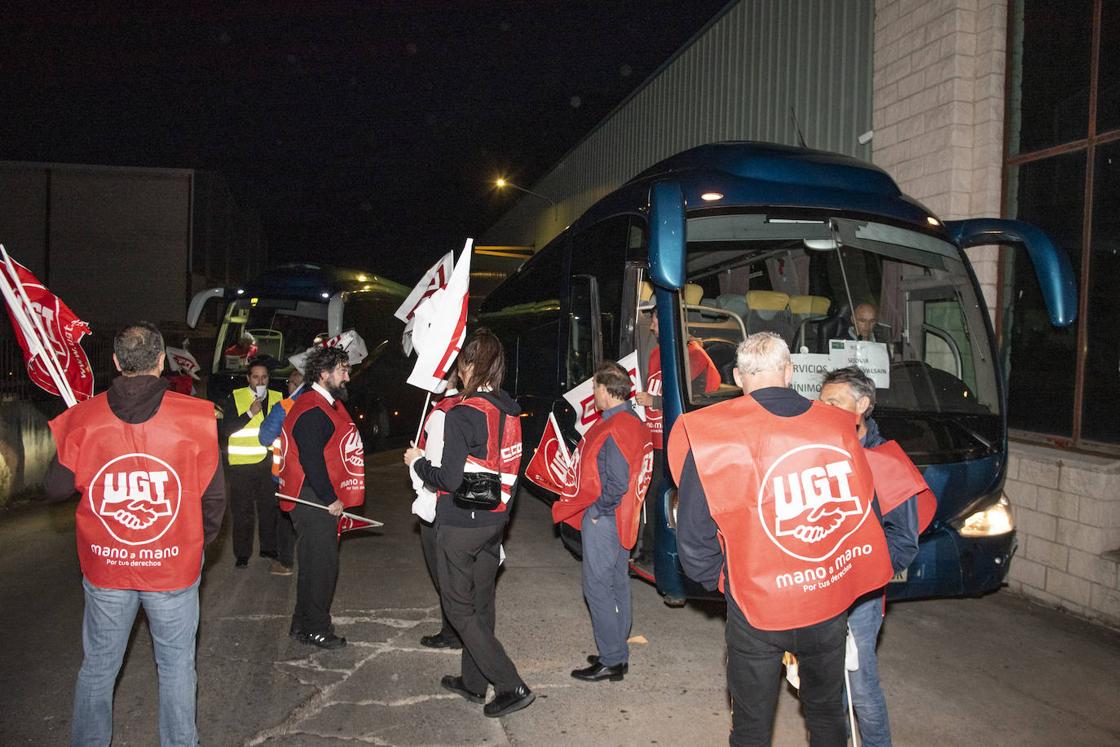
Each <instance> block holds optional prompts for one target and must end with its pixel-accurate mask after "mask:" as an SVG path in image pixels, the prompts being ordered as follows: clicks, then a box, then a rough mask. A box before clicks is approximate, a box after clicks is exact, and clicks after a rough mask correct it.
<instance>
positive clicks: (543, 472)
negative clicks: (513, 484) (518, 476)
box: [525, 413, 575, 495]
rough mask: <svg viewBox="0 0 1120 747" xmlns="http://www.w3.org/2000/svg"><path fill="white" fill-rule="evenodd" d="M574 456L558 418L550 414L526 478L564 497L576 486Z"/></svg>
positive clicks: (526, 471) (527, 468) (530, 461)
mask: <svg viewBox="0 0 1120 747" xmlns="http://www.w3.org/2000/svg"><path fill="white" fill-rule="evenodd" d="M572 468H573V465H572V455H571V453H569V452H568V444H566V443H565V442H564V437H563V436H562V435H561V434H560V426H559V425H557V423H556V416H555V415H553V414H552V413H549V414H548V422H547V423H545V425H544V433H542V434H541V442H540V445H539V446H537V450H536V451H535V452H533V458H532V459H530V460H529V465H528V466H527V467H526V468H525V477H526V478H527V479H528V480H529V481H530V482H532V483H533V484H534V485H539V486H540V487H542V488H544V489H545V490H548V491H550V492H553V493H557V494H559V495H564V494H565V493H566V492H567V491H568V489H569V488H571V487H572V486H573V485H574V484H575V474H574V473H573V469H572Z"/></svg>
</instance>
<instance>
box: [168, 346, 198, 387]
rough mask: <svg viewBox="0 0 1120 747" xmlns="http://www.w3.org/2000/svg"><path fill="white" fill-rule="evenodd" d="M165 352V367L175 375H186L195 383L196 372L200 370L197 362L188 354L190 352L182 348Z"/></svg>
mask: <svg viewBox="0 0 1120 747" xmlns="http://www.w3.org/2000/svg"><path fill="white" fill-rule="evenodd" d="M166 350H167V365H168V366H169V367H170V368H171V370H172V371H173V372H175V373H181V374H186V375H188V376H190V377H191V378H192V379H194V380H195V381H198V372H199V371H200V370H201V369H202V367H201V366H199V365H198V361H196V360H195V359H194V356H193V355H191V354H190V351H187V350H184V349H183V348H166Z"/></svg>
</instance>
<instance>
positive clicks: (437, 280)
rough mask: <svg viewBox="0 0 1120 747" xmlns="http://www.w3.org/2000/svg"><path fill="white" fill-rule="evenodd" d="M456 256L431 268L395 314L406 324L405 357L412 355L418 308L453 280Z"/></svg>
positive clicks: (404, 337)
mask: <svg viewBox="0 0 1120 747" xmlns="http://www.w3.org/2000/svg"><path fill="white" fill-rule="evenodd" d="M454 255H455V252H448V253H447V254H445V255H443V256H442V257H440V259H439V261H437V262H436V263H435V264H434V265H432V266H431V267H429V268H428V271H427V272H425V273H424V276H423V277H422V278H420V282H419V283H417V284H416V286H415V287H414V288H413V289H412V292H411V293H409V294H408V296H407V297H406V298H405V299H404V303H402V304H401V306H400V308H399V309H397V310H396V312H394V314H393V316H395V317H396V318H397V319H400V320H401V321H402V322H404V335H403V336H402V337H401V345H402V346H404V354H405V355H412V330H413V329H414V328H415V326H416V319H415V315H416V308H417V307H418V306H419V305H420V304H421V303H423V302H424V299H426V298H429V297H431V296H432V295H433V294H434V293H435V292H436V291H438V290H442V289H443V288H446V287H447V284H448V282H450V280H451V272H452V270H453V269H454V264H455V263H454Z"/></svg>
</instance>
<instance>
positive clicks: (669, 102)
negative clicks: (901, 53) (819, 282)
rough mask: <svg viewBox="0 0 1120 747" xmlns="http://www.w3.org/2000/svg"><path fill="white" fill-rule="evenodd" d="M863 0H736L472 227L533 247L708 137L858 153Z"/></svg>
mask: <svg viewBox="0 0 1120 747" xmlns="http://www.w3.org/2000/svg"><path fill="white" fill-rule="evenodd" d="M874 16H875V8H874V2H873V0H844V2H836V1H835V0H740V2H738V3H736V4H735V5H733V6H731V7H729V8H728V10H726V11H725V12H724V13H723V15H721V16H720V17H718V18H717V19H716V20H715V21H714V22H713V23H712V24H711V25H709V26H708V28H707V29H705V30H704V31H703V32H701V33H700V34H699V35H698V36H697V38H696V39H694V40H693V41H692V42H691V43H690V44H689V45H687V46H686V47H684V48H683V49H682V50H681V51H680V52H679V53H678V54H677V55H676V56H675V57H674V58H673V59H671V60H670V61H669V62H668V63H667V64H666V65H665V66H664V67H663V68H662V69H661V70H660V71H658V72H657V73H656V74H654V75H653V76H652V77H651V78H650V80H648V81H647V82H646V83H645V85H644V86H643V87H642V88H640V89H639V90H638V91H637V92H636V93H635V94H633V95H632V96H631V97H630V98H629V99H627V100H626V101H625V102H623V104H622V105H621V106H619V107H618V109H616V110H615V111H614V112H613V113H612V114H611V115H610V116H609V117H608V118H607V119H606V120H604V121H603V122H602V123H601V124H600V125H599V126H598V127H597V128H596V129H595V130H593V131H592V132H591V134H590V135H588V136H587V137H586V138H585V139H584V140H583V142H581V143H580V144H579V145H577V146H576V147H575V148H574V149H572V150H571V151H570V152H569V153H568V154H567V155H566V156H565V157H564V158H563V159H562V160H561V161H560V162H559V163H558V164H557V165H556V166H555V167H553V169H552V170H551V171H550V172H549V173H548V174H547V175H545V177H544V178H542V179H541V180H539V181H538V182H537V183H536V184H534V185H532V189H533V191H536V192H540V193H541V194H544V195H548V196H549V197H551V198H552V199H554V200H556V202H557V203H558V205H557V206H556V207H555V208H553V207H552V206H550V205H548V204H547V203H546V202H545V201H543V200H541V199H539V198H536V197H532V196H528V195H526V196H523V197H522V199H521V200H520V201H519V202H518V203H517V205H516V206H515V207H514V208H513V209H511V210H510V212H508V213H507V214H506V215H505V216H503V217H502V219H501V220H500V221H499V222H498V223H497V224H495V225H494V226H493V227H492V228H491V229H490V230H489V231H487V232H486V233H485V234H484V236H483V242H484V243H489V244H522V245H525V244H532V245H534V246H536V247H537V248H540V247H543V246H544V245H545V244H546V243H548V241H549V240H550V239H551V238H552V237H554V236H555V235H556V234H558V233H560V231H562V230H563V229H564V227H565V226H567V225H568V224H570V223H571V222H572V221H574V220H575V219H576V218H578V217H579V216H580V215H582V214H583V212H584V211H585V210H587V208H589V207H590V206H591V205H593V204H594V203H595V201H596V200H598V199H599V198H601V197H602V196H604V195H606V194H609V193H610V192H611V191H613V190H614V189H616V188H617V187H619V186H620V185H621V184H623V183H625V182H626V181H627V180H629V179H630V178H631V177H633V176H634V175H636V174H638V173H639V172H641V171H642V170H644V169H646V168H647V167H649V166H651V165H653V164H654V163H656V162H657V161H660V160H661V159H663V158H666V157H667V156H670V155H673V154H674V153H678V152H680V151H682V150H685V149H687V148H691V147H693V146H696V145H702V144H704V143H710V142H715V141H720V140H767V141H772V142H777V143H784V144H789V145H796V144H798V137H797V131H796V129H795V127H794V125H793V121H792V117H791V108H792V109H793V110H794V111H796V114H797V119H798V121H799V123H800V125H801V131H802V133H803V134H804V136H805V143H806V145H808V146H809V147H811V148H820V149H823V150H831V151H836V152H839V153H845V154H849V155H853V156H857V157H860V158H865V159H866V158H870V150H869V146H864V145H860V144H859V143H858V137H859V136H860V135H861V134H862V133H864V132H866V131H868V130H870V129H871V112H872V109H871V104H872V102H871V92H872V50H873V48H874V41H873V32H874Z"/></svg>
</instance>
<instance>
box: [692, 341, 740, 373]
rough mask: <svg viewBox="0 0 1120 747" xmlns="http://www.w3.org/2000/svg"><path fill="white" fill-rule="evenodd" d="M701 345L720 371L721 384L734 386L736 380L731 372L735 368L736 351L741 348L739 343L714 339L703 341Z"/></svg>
mask: <svg viewBox="0 0 1120 747" xmlns="http://www.w3.org/2000/svg"><path fill="white" fill-rule="evenodd" d="M701 345H703V346H704V352H705V353H707V354H708V357H709V358H711V359H712V363H714V364H715V366H716V369H717V370H718V371H719V378H720V383H722V384H734V383H735V379H734V377H733V374H732V373H731V372H732V370H733V369H734V368H735V351H736V350H737V349H738V347H739V344H738V342H732V341H730V340H724V339H721V338H718V337H713V338H709V339H707V340H703V341H701Z"/></svg>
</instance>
